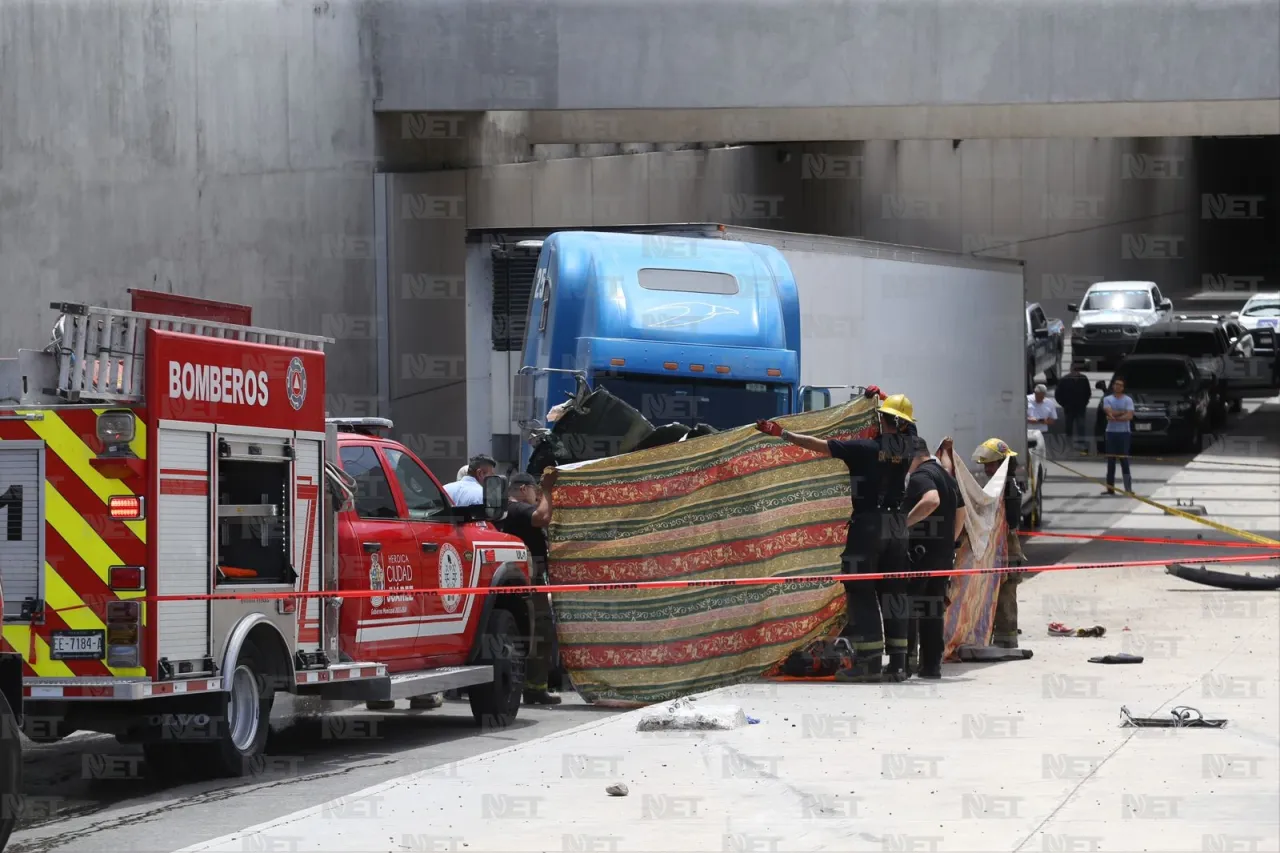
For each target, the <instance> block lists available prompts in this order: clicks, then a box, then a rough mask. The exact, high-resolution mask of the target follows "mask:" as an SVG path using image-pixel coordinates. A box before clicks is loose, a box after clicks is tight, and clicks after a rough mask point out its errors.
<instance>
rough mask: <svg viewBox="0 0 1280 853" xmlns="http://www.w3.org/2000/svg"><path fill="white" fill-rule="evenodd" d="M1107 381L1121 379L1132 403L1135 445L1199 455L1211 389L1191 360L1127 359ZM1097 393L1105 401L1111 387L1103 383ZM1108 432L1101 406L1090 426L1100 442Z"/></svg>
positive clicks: (1171, 357)
mask: <svg viewBox="0 0 1280 853" xmlns="http://www.w3.org/2000/svg"><path fill="white" fill-rule="evenodd" d="M1111 379H1112V381H1113V382H1114V381H1115V380H1116V379H1123V380H1124V385H1125V393H1126V394H1128V395H1129V396H1130V397H1132V398H1133V420H1132V421H1130V425H1131V426H1130V429H1131V434H1132V436H1133V442H1134V444H1138V443H1139V442H1152V443H1155V442H1161V443H1168V444H1174V445H1176V446H1177V447H1179V448H1180V449H1183V450H1186V451H1189V452H1191V453H1199V452H1200V447H1201V444H1202V442H1203V440H1204V433H1205V428H1206V427H1207V426H1208V425H1209V422H1210V405H1211V404H1210V400H1211V399H1212V392H1211V389H1212V386H1213V384H1214V383H1213V380H1212V379H1210V378H1209V377H1207V376H1205V375H1204V374H1203V373H1202V372H1201V371H1200V369H1199V368H1198V367H1197V366H1196V363H1195V361H1194V360H1193V359H1191V358H1189V357H1187V356H1185V355H1131V356H1129V357H1128V358H1126V359H1124V360H1123V361H1121V362H1120V366H1119V367H1118V368H1117V369H1116V372H1115V375H1114V376H1112V377H1111ZM1097 388H1098V390H1099V391H1102V392H1103V394H1104V395H1106V394H1110V393H1111V384H1110V383H1107V382H1103V381H1102V380H1098V383H1097ZM1106 426H1107V416H1106V413H1105V412H1103V410H1102V403H1101V401H1099V403H1098V419H1097V423H1096V424H1095V425H1094V429H1095V431H1096V432H1097V435H1098V438H1099V440H1101V439H1102V435H1103V432H1104V431H1105V430H1106Z"/></svg>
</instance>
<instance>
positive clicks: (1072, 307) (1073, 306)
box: [1067, 302, 1080, 314]
mask: <svg viewBox="0 0 1280 853" xmlns="http://www.w3.org/2000/svg"><path fill="white" fill-rule="evenodd" d="M1067 310H1068V311H1070V312H1071V313H1072V314H1074V313H1076V312H1077V311H1079V310H1080V306H1079V305H1077V304H1075V303H1074V302H1070V303H1067Z"/></svg>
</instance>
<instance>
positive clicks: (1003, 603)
mask: <svg viewBox="0 0 1280 853" xmlns="http://www.w3.org/2000/svg"><path fill="white" fill-rule="evenodd" d="M1006 459H1008V460H1009V470H1008V472H1007V473H1006V474H1005V481H1004V518H1005V522H1006V524H1007V526H1008V528H1009V529H1008V534H1007V535H1008V543H1009V565H1011V566H1019V565H1022V563H1023V561H1024V560H1025V557H1024V556H1023V553H1022V540H1021V539H1019V537H1018V525H1019V523H1020V522H1021V520H1022V488H1021V487H1020V486H1019V485H1018V481H1017V480H1016V479H1015V478H1014V472H1015V471H1016V470H1017V466H1018V454H1017V453H1015V452H1014V450H1013V448H1011V447H1010V446H1009V445H1008V443H1006V442H1004V441H1002V440H1001V439H998V438H989V439H987V440H986V441H984V442H982V444H980V445H978V448H977V450H975V451H973V461H974V462H977V463H978V464H979V465H981V466H982V467H983V469H984V470H985V471H986V472H987V476H988V477H994V476H995V475H996V472H998V471H999V470H1000V466H1001V465H1003V464H1004V461H1005V460H1006ZM1024 577H1025V575H1024V574H1022V573H1021V572H1019V573H1011V574H1007V575H1004V576H1003V577H1002V578H1001V580H1000V593H999V595H998V596H997V597H996V618H995V624H994V625H993V626H992V632H991V645H993V646H999V647H1000V648H1005V649H1016V648H1017V647H1018V584H1020V583H1022V581H1023V579H1024Z"/></svg>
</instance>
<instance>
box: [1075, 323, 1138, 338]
mask: <svg viewBox="0 0 1280 853" xmlns="http://www.w3.org/2000/svg"><path fill="white" fill-rule="evenodd" d="M1136 334H1138V327H1137V326H1134V325H1132V324H1126V325H1108V326H1090V327H1089V328H1087V329H1086V330H1085V335H1086V336H1087V337H1090V338H1126V337H1133V336H1134V335H1136Z"/></svg>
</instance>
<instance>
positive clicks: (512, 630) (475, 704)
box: [468, 609, 525, 728]
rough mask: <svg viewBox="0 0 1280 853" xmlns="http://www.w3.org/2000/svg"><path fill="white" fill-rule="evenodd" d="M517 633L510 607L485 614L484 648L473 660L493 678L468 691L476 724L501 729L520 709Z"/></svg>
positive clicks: (520, 663)
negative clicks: (487, 667) (482, 665)
mask: <svg viewBox="0 0 1280 853" xmlns="http://www.w3.org/2000/svg"><path fill="white" fill-rule="evenodd" d="M519 635H520V626H519V624H517V622H516V617H515V615H514V614H513V613H512V612H511V611H510V610H502V609H494V611H493V612H492V613H490V614H489V625H488V627H487V628H486V630H485V636H484V637H482V638H481V639H480V642H481V643H482V644H483V645H482V646H481V648H482V649H483V650H484V651H483V654H482V655H481V656H480V659H479V660H478V661H477V663H480V664H489V665H491V666H492V667H493V681H491V682H489V683H488V684H480V685H477V686H475V687H472V688H471V689H470V691H468V699H469V700H470V701H471V715H472V716H473V717H475V720H476V724H477V725H480V726H495V727H498V728H504V727H506V726H508V725H510V724H511V721H512V720H514V719H515V718H516V714H517V713H518V712H519V710H520V697H521V695H522V694H523V693H524V670H525V660H524V656H523V655H522V654H521V653H520V647H519V645H518V644H517V638H518V637H519Z"/></svg>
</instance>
